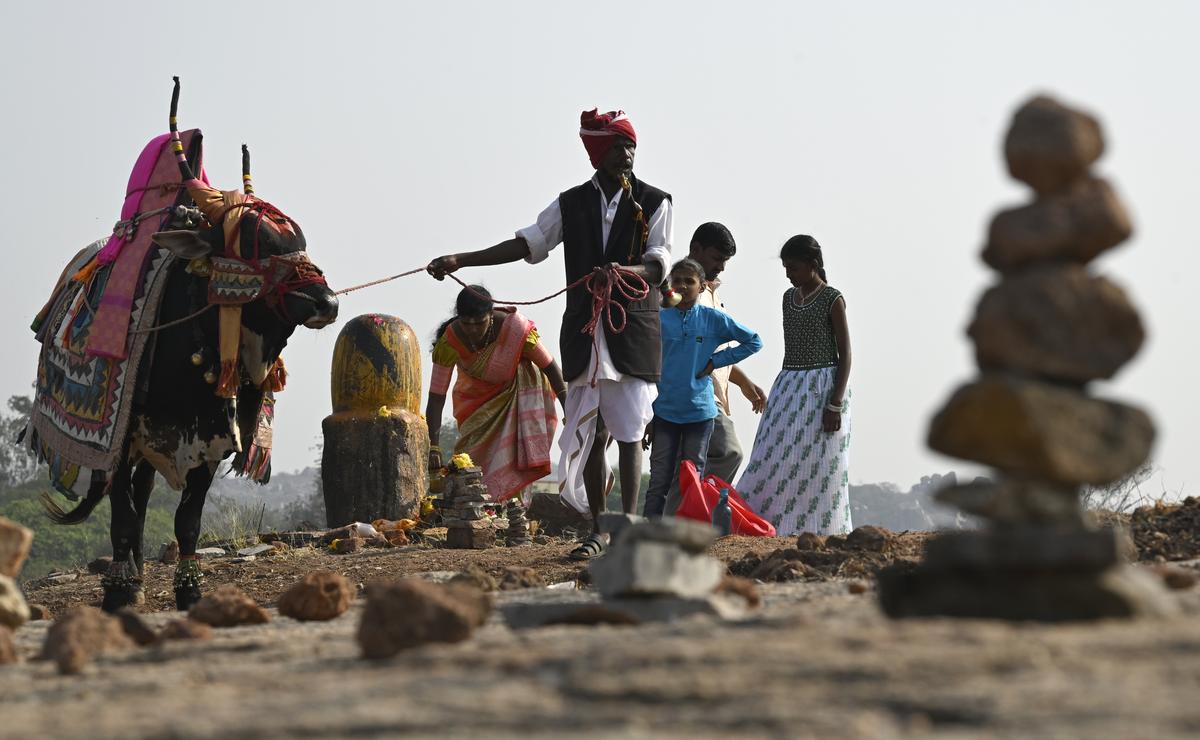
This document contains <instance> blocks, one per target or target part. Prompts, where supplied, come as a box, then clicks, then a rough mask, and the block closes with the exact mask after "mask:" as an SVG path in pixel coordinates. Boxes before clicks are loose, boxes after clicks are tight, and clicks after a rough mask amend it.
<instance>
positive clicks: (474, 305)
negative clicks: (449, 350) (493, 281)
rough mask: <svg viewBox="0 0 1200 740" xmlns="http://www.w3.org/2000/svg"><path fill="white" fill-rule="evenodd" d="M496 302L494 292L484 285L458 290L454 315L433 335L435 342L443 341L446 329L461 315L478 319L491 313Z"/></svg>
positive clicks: (435, 343)
mask: <svg viewBox="0 0 1200 740" xmlns="http://www.w3.org/2000/svg"><path fill="white" fill-rule="evenodd" d="M493 306H495V302H494V301H493V300H492V294H491V293H490V292H488V289H487V288H485V287H483V286H482V285H471V286H468V287H466V288H463V289H462V290H460V291H459V292H458V298H456V299H455V301H454V315H453V316H451V317H450V318H448V319H446V320H445V321H443V322H442V325H441V326H439V327H438V328H437V334H435V335H434V337H433V343H434V345H435V346H436V345H437V343H438V342H439V341H441V338H442V335H443V334H445V333H446V329H447V328H448V327H449V326H450V325H451V324H453V323H454V322H455V321H457V320H458V318H459V317H460V316H466V317H467V318H469V319H477V318H479V317H481V316H486V315H488V314H489V313H491V311H492V308H493Z"/></svg>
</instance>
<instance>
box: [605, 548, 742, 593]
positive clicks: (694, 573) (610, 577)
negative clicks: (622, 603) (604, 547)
mask: <svg viewBox="0 0 1200 740" xmlns="http://www.w3.org/2000/svg"><path fill="white" fill-rule="evenodd" d="M588 567H589V570H590V571H591V574H592V582H593V583H594V584H595V585H596V588H597V589H598V590H599V591H600V593H601V594H602V595H603V596H605V597H618V596H629V595H639V596H640V595H670V596H680V597H685V598H692V597H701V596H704V595H706V594H709V593H711V592H712V590H713V589H714V588H715V587H716V585H717V583H719V582H720V580H721V575H722V574H723V573H724V571H725V566H724V565H722V564H721V562H720V561H719V560H717V559H716V558H713V557H710V556H708V555H703V554H694V553H689V552H686V551H684V550H683V549H681V548H680V547H679V546H678V545H676V544H673V543H666V542H654V541H635V542H631V543H625V542H624V539H622V540H620V541H619V543H618V544H617V545H616V546H614V547H612V548H610V549H609V551H608V554H607V555H605V556H604V557H602V558H600V559H598V560H594V561H592V563H591V564H590V565H589V566H588Z"/></svg>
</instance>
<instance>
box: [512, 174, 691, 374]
mask: <svg viewBox="0 0 1200 740" xmlns="http://www.w3.org/2000/svg"><path fill="white" fill-rule="evenodd" d="M592 185H593V186H595V188H596V196H597V197H598V198H599V204H598V205H599V206H600V213H601V214H602V216H603V218H602V221H603V226H602V231H601V239H603V240H604V245H603V246H604V247H605V248H606V249H607V247H608V234H609V231H611V230H612V224H613V219H615V218H616V216H617V207H618V206H620V205H621V198H622V197H624V195H625V191H624V190H623V189H621V188H617V192H616V194H615V195H613V197H612V199H611V200H610V199H608V198H605V197H604V191H603V190H602V189H601V188H600V180H599V177H598V176H597V175H592ZM647 224H648V225H649V227H650V234H649V236H648V237H647V239H646V250H645V252H643V253H642V264H647V263H650V262H657V263H658V264H659V265H661V266H662V275H663V277H666V276H667V274H668V273H669V272H670V270H671V264H670V262H671V242H672V240H673V237H674V220H673V216H672V212H671V201H670V200H669V199H667V198H663V201H662V204H661V205H659V207H658V210H656V211H655V212H654V213H653V214H651V215H650V220H649V221H648V222H647ZM516 236H517V237H518V238H520V239H524V240H525V243H526V244H528V245H529V256H528V257H526V258H525V261H526V262H528V263H530V264H537V263H538V262H541V261H542V260H544V259H546V258H547V257H549V256H550V252H552V251H554V248H555V247H557V246H558V245H559V244H562V238H563V218H562V209H561V208H560V207H559V205H558V198H555V199H554V200H553V201H551V202H550V205H548V206H546V208H545V210H543V211H542V212H541V213H540V214H538V217H537V221H536V222H534V223H532V224H530V225H529V226H526V227H525V228H523V229H521V230H519V231H518V232H517V233H516ZM596 350H597V356H598V358H599V367H598V369H597V371H596V379H597V380H615V381H618V382H620V381H621V380H624V378H625V376H624V375H623V374H621V373H620V372H618V371H617V369H616V367H614V366H613V363H612V356H611V355H610V354H609V352H608V340H607V338H606V337H605V330H604V324H603V322H601V323H600V325H599V331H597V332H596ZM593 363H594V359H593V358H589V361H588V368H589V370H588V372H586V373H584V374H583V375H580V376H579V377H577V378H575V380H573V381H571V382H572V383H576V382H584V383H588V382H590V381H591V379H592V373H591V369H590V368H591V367H592V364H593Z"/></svg>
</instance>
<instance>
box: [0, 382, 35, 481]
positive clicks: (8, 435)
mask: <svg viewBox="0 0 1200 740" xmlns="http://www.w3.org/2000/svg"><path fill="white" fill-rule="evenodd" d="M32 410H33V399H31V398H30V397H29V396H12V397H10V398H9V399H8V411H7V412H5V411H0V486H6V487H7V486H19V485H21V484H22V483H28V482H30V481H32V480H35V479H36V478H37V477H38V474H39V472H40V470H39V465H38V461H37V457H35V456H34V454H33V453H32V452H31V451H30V450H29V448H27V447H25V446H24V445H22V444H17V437H18V436H19V435H20V434H21V431H22V430H24V429H25V423H26V422H27V421H28V420H29V414H30V412H31V411H32Z"/></svg>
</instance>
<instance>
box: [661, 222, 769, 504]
mask: <svg viewBox="0 0 1200 740" xmlns="http://www.w3.org/2000/svg"><path fill="white" fill-rule="evenodd" d="M736 253H737V244H736V243H735V242H734V240H733V234H731V233H730V231H729V229H727V228H726V227H725V226H724V225H722V224H719V223H717V222H715V221H709V222H708V223H704V224H700V226H698V227H696V231H695V233H693V234H692V241H691V244H690V245H689V247H688V257H691V258H692V259H694V260H696V261H697V262H699V263H700V266H701V267H703V268H704V277H705V280H706V283H705V285H704V287H703V288H702V289H701V291H700V297H699V298H698V299H697V301H696V302H697V303H701V304H704V305H706V306H711V307H713V308H715V309H717V310H719V311H724V310H725V302H724V301H722V300H721V297H720V295H719V294H718V292H717V291H718V289H719V288H720V287H721V279H720V276H721V273H722V272H724V271H725V265H726V263H728V261H729V260H730V259H732V258H733V256H734V255H735V254H736ZM712 379H713V395H714V396H715V397H716V401H717V418H716V419H715V421H714V424H713V432H712V436H711V437H710V438H709V442H708V458H707V462H706V463H705V467H704V473H705V475H715V476H717V477H718V478H721V479H722V480H724V481H726V482H731V481H733V478H734V476H735V475H736V474H737V471H738V468H739V467H741V465H742V457H743V454H742V446H741V444H739V443H738V438H737V430H736V429H734V427H733V417H732V416H730V413H731V409H730V407H729V384H730V383H732V384H733V385H736V386H737V387H738V388H739V389H740V390H741V391H742V395H743V396H745V397H746V400H747V401H749V402H750V405H751V408H753V409H754V413H756V414H761V413H762V411H763V409H764V408H765V407H766V405H767V394H766V392H765V391H763V389H762V388H760V387H758V386H757V385H755V384H754V382H753V381H751V380H750V378H749V377H748V376H747V375H746V374H745V373H744V372H742V370H741V368H739V367H738V366H737V365H730V366H729V367H724V368H719V369H717V370H714V371H713V373H712ZM677 508H679V477H678V476H676V477H675V479H674V480H673V481H672V483H671V489H670V491H669V492H668V493H667V509H666V514H667V516H670V515H672V514H674V513H675V510H676V509H677Z"/></svg>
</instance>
